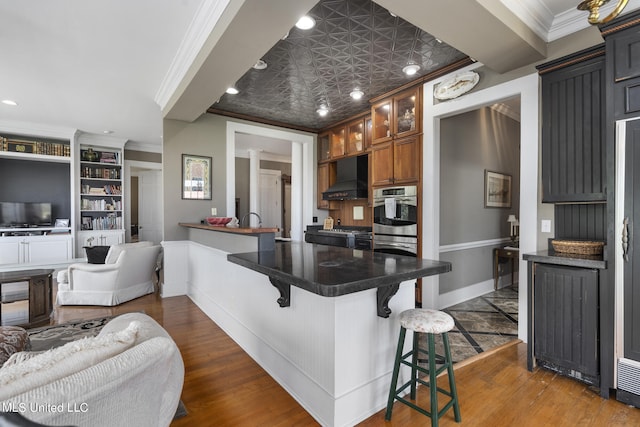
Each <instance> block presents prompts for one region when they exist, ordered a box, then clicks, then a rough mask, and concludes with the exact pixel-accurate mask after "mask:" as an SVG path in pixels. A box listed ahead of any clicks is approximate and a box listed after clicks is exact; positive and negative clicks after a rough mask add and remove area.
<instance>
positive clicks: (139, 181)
mask: <svg viewBox="0 0 640 427" xmlns="http://www.w3.org/2000/svg"><path fill="white" fill-rule="evenodd" d="M125 173H126V177H127V179H126V180H125V186H126V189H125V190H126V192H125V224H126V227H125V235H126V236H125V241H126V242H137V241H143V240H145V241H151V242H154V243H155V244H160V242H161V241H162V239H163V235H162V233H163V232H162V230H163V216H162V164H160V163H153V162H143V161H129V160H125Z"/></svg>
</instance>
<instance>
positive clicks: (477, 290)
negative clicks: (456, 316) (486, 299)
mask: <svg viewBox="0 0 640 427" xmlns="http://www.w3.org/2000/svg"><path fill="white" fill-rule="evenodd" d="M491 291H493V279H490V280H485V281H484V282H480V283H476V284H475V285H470V286H465V287H464V288H462V289H456V290H455V291H451V292H447V293H446V294H440V297H439V298H438V308H439V309H443V308H447V307H451V306H452V305H456V304H460V303H461V302H464V301H468V300H470V299H473V298H477V297H479V296H481V295H484V294H487V293H489V292H491Z"/></svg>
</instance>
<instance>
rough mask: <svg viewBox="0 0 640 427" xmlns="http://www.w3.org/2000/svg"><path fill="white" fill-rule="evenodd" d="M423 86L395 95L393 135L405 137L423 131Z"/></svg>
mask: <svg viewBox="0 0 640 427" xmlns="http://www.w3.org/2000/svg"><path fill="white" fill-rule="evenodd" d="M420 93H421V88H420V87H416V88H413V89H409V90H407V91H404V92H402V93H399V94H398V95H396V96H394V97H393V117H394V120H393V137H394V138H404V137H405V136H409V135H415V134H417V133H420V132H421V131H422V128H421V123H422V120H420V118H421V117H422V116H421V113H420V105H421V102H420Z"/></svg>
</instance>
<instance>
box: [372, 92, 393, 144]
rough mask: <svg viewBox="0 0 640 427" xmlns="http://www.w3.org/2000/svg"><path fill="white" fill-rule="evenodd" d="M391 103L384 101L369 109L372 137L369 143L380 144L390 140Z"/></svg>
mask: <svg viewBox="0 0 640 427" xmlns="http://www.w3.org/2000/svg"><path fill="white" fill-rule="evenodd" d="M392 106H393V103H392V101H391V100H390V99H389V100H386V101H382V102H379V103H377V104H374V105H373V106H372V107H371V121H372V129H371V130H372V135H371V143H372V144H380V143H383V142H386V141H390V140H391V131H392V128H391V109H392V108H393V107H392Z"/></svg>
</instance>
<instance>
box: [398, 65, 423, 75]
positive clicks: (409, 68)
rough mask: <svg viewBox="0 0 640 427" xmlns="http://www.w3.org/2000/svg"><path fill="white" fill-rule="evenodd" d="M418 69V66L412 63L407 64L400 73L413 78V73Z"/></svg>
mask: <svg viewBox="0 0 640 427" xmlns="http://www.w3.org/2000/svg"><path fill="white" fill-rule="evenodd" d="M419 69H420V66H419V65H418V64H416V63H414V62H409V63H408V64H407V65H406V66H405V67H404V68H403V69H402V72H403V73H405V74H406V75H407V76H413V75H414V74H415V73H417V72H418V70H419Z"/></svg>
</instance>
